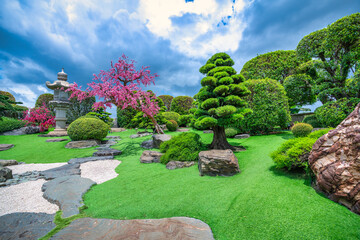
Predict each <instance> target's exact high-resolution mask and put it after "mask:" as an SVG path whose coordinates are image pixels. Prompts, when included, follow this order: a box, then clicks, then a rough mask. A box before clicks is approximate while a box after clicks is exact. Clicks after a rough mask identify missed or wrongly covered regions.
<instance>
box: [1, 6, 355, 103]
mask: <svg viewBox="0 0 360 240" xmlns="http://www.w3.org/2000/svg"><path fill="white" fill-rule="evenodd" d="M359 10H360V1H358V0H341V1H340V0H316V1H314V0H301V1H299V0H98V1H96V0H48V1H41V0H37V1H34V0H29V1H17V0H1V8H0V90H5V91H9V92H11V93H12V94H13V95H14V96H15V98H16V100H17V101H22V102H23V103H24V105H26V106H28V107H33V106H34V103H35V101H36V99H37V97H38V96H39V95H40V94H42V93H45V92H50V90H49V89H47V88H46V86H45V82H46V81H51V82H53V81H54V80H56V74H57V72H59V71H60V70H61V68H62V67H64V68H65V72H66V73H67V74H68V79H69V82H77V83H79V85H83V86H86V84H87V83H89V82H90V81H91V80H92V78H93V74H94V73H96V74H97V73H99V71H100V70H107V69H109V66H110V61H111V60H114V61H116V60H117V59H118V58H119V57H120V56H121V55H122V54H123V53H124V54H126V55H127V56H129V57H130V58H131V59H134V60H136V61H137V64H138V66H139V67H140V66H142V65H145V66H150V70H151V71H152V72H153V73H157V74H158V75H159V77H158V78H157V79H156V86H153V87H152V88H151V89H152V90H153V91H154V92H155V93H156V94H157V95H162V94H169V95H172V96H179V95H188V96H193V95H194V94H195V93H197V92H198V90H199V89H200V80H201V78H202V77H203V76H202V75H201V74H200V73H199V71H198V69H199V68H200V67H201V66H202V65H203V64H205V62H206V60H207V59H208V58H209V57H210V56H211V55H213V54H214V53H217V52H227V53H228V54H229V55H230V56H231V57H232V58H233V60H234V61H235V66H234V67H235V69H236V70H237V71H239V72H240V70H241V67H242V66H243V65H244V63H245V62H246V61H248V60H250V59H251V58H253V57H255V56H256V55H258V54H262V53H266V52H270V51H275V50H290V49H295V48H296V46H297V44H298V42H299V41H300V40H301V38H302V37H303V36H305V35H307V34H309V33H311V32H313V31H315V30H318V29H321V28H324V27H326V26H327V25H329V24H331V23H332V22H334V21H336V20H337V19H339V18H341V17H344V16H346V15H349V14H352V13H355V12H358V11H359Z"/></svg>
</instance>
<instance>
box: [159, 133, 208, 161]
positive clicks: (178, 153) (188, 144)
mask: <svg viewBox="0 0 360 240" xmlns="http://www.w3.org/2000/svg"><path fill="white" fill-rule="evenodd" d="M202 150H204V145H203V143H202V142H201V140H200V135H199V134H196V133H192V132H188V133H182V134H180V135H177V136H175V137H172V138H171V139H170V140H169V141H166V142H163V143H162V144H161V145H160V151H161V152H162V153H165V154H164V155H163V156H161V158H160V161H161V163H163V164H167V163H168V162H169V161H197V160H198V156H199V152H200V151H202Z"/></svg>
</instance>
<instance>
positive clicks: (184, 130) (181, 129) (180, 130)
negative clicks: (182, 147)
mask: <svg viewBox="0 0 360 240" xmlns="http://www.w3.org/2000/svg"><path fill="white" fill-rule="evenodd" d="M176 131H177V132H188V131H190V129H188V128H179V129H178V130H176Z"/></svg>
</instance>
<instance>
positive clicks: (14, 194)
mask: <svg viewBox="0 0 360 240" xmlns="http://www.w3.org/2000/svg"><path fill="white" fill-rule="evenodd" d="M44 183H45V180H43V179H39V180H37V181H29V182H25V183H20V184H17V185H13V186H9V187H1V188H0V216H2V215H5V214H9V213H14V212H43V213H48V214H53V213H56V211H58V210H59V207H58V206H57V205H56V204H52V203H50V202H48V201H47V200H46V199H45V198H43V192H42V191H41V187H42V185H43V184H44Z"/></svg>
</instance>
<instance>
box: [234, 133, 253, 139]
mask: <svg viewBox="0 0 360 240" xmlns="http://www.w3.org/2000/svg"><path fill="white" fill-rule="evenodd" d="M249 137H250V135H249V134H237V135H235V137H234V138H236V139H243V138H249Z"/></svg>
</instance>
